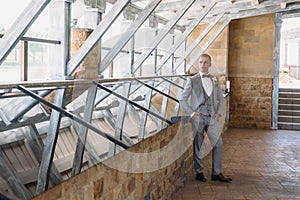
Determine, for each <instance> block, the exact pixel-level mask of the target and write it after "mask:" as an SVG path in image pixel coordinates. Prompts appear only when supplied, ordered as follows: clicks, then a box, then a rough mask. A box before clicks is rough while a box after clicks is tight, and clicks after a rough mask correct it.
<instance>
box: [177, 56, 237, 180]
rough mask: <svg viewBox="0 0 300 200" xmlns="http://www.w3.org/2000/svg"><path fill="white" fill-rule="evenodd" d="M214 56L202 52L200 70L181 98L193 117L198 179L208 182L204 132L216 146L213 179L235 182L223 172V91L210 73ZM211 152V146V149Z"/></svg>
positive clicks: (189, 79)
mask: <svg viewBox="0 0 300 200" xmlns="http://www.w3.org/2000/svg"><path fill="white" fill-rule="evenodd" d="M210 67H211V57H210V56H209V55H208V54H202V55H201V56H200V59H199V73H198V74H196V75H194V76H193V77H191V78H188V79H187V83H186V86H185V88H184V90H183V92H182V94H181V97H180V99H179V102H180V105H181V107H182V110H183V111H184V112H185V113H186V114H187V115H188V116H190V120H191V123H192V127H193V131H194V137H195V138H194V167H195V171H196V179H197V180H198V181H201V182H206V178H205V176H204V173H203V171H204V170H203V163H202V158H203V156H205V155H203V154H204V153H203V152H204V151H205V146H204V145H203V140H204V131H205V132H206V135H207V136H208V138H209V141H210V144H211V146H212V162H213V163H212V173H211V180H212V181H221V182H231V181H232V179H231V178H226V177H224V175H223V174H222V173H221V168H222V145H223V141H222V138H221V130H220V127H219V125H218V119H219V118H220V117H221V114H222V110H223V107H224V98H223V93H222V90H221V87H220V84H219V80H218V78H217V77H214V76H212V75H210V74H209V68H210ZM209 151H210V149H209Z"/></svg>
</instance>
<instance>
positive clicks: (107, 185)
mask: <svg viewBox="0 0 300 200" xmlns="http://www.w3.org/2000/svg"><path fill="white" fill-rule="evenodd" d="M179 130H184V131H179ZM188 133H190V134H188ZM187 135H189V136H188V137H185V136H187ZM177 137H179V138H185V140H184V141H182V142H180V144H181V145H175V146H174V147H173V148H174V149H173V150H171V151H169V153H159V154H157V156H155V157H151V156H149V160H148V162H146V163H137V162H138V161H137V160H133V161H130V162H126V160H128V159H126V160H125V161H124V157H125V156H124V155H125V154H126V153H128V152H140V153H141V152H144V153H149V152H154V151H156V150H162V149H164V147H166V146H168V145H169V144H171V143H173V142H176V141H178V138H177ZM176 138H177V139H176ZM191 144H192V131H191V127H190V124H186V125H183V124H182V123H177V124H175V125H172V126H169V127H167V128H166V129H164V130H162V131H161V132H160V133H158V134H156V135H153V136H151V137H149V138H147V139H145V140H143V141H142V142H140V143H138V144H136V145H134V146H132V147H131V148H130V149H129V151H123V152H121V153H119V154H117V155H116V156H114V157H112V158H110V159H108V160H107V161H106V162H104V164H103V163H100V164H98V165H96V166H93V167H91V168H90V169H88V170H86V171H84V172H82V173H81V174H79V175H77V176H75V177H73V178H71V179H69V180H67V181H65V182H63V183H62V184H60V185H57V186H56V187H54V188H51V189H49V190H48V191H46V192H45V193H43V194H40V195H39V196H37V197H35V198H34V199H35V200H51V199H53V200H54V199H55V200H61V199H72V200H76V199H78V200H93V199H105V200H109V199H136V200H141V199H171V195H172V193H173V192H174V191H176V190H177V189H178V188H179V187H182V186H183V184H184V181H185V178H186V174H187V173H189V172H190V171H191V170H192V169H193V159H192V152H193V151H192V145H191ZM179 146H182V147H183V148H184V149H186V151H185V152H184V153H183V154H180V155H178V154H179V153H178V149H179V148H180V147H179ZM166 152H168V151H166ZM173 154H177V156H176V157H177V158H176V159H175V161H174V162H172V163H171V164H169V165H167V166H165V167H163V166H160V164H161V163H162V161H163V160H166V159H168V158H172V156H174V155H173ZM153 161H154V162H156V163H157V165H158V166H159V168H158V169H157V170H153V171H150V170H149V172H144V173H140V172H139V173H134V172H132V173H130V172H125V170H117V169H114V168H113V167H109V166H111V165H110V164H112V163H114V164H118V165H119V166H120V167H121V168H122V169H124V168H128V169H129V168H130V167H132V166H133V165H139V164H141V165H140V166H141V167H143V166H146V165H147V164H149V163H151V162H153Z"/></svg>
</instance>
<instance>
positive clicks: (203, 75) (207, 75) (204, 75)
mask: <svg viewBox="0 0 300 200" xmlns="http://www.w3.org/2000/svg"><path fill="white" fill-rule="evenodd" d="M210 76H211V75H210V74H202V76H201V77H202V78H210Z"/></svg>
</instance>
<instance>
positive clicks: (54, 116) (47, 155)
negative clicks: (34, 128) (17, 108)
mask: <svg viewBox="0 0 300 200" xmlns="http://www.w3.org/2000/svg"><path fill="white" fill-rule="evenodd" d="M65 92H66V90H65V89H61V90H57V91H56V93H55V97H54V104H55V105H57V106H60V107H62V106H63V104H64V98H65ZM60 122H61V113H60V112H59V111H57V110H52V112H51V116H50V124H49V129H48V134H47V137H46V142H45V145H44V150H43V155H42V161H41V164H40V170H39V173H38V178H37V186H36V194H41V193H42V192H45V191H46V190H47V189H48V185H49V177H50V169H51V167H52V162H53V156H54V152H55V146H56V141H57V137H58V132H59V127H60Z"/></svg>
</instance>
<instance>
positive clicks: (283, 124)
mask: <svg viewBox="0 0 300 200" xmlns="http://www.w3.org/2000/svg"><path fill="white" fill-rule="evenodd" d="M278 129H282V130H300V124H295V123H287V122H278Z"/></svg>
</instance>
